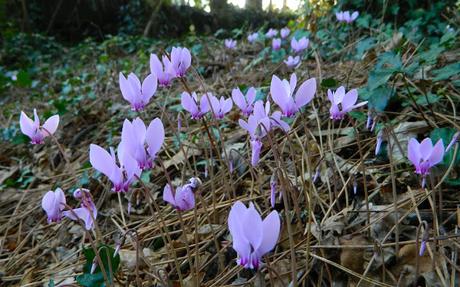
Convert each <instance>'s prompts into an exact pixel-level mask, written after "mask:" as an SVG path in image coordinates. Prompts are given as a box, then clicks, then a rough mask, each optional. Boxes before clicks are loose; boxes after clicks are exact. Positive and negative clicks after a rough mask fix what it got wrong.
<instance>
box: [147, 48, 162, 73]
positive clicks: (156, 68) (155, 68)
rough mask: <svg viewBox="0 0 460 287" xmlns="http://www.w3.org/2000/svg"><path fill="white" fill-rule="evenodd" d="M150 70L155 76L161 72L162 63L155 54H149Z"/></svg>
mask: <svg viewBox="0 0 460 287" xmlns="http://www.w3.org/2000/svg"><path fill="white" fill-rule="evenodd" d="M150 72H151V73H152V74H155V75H157V77H159V76H160V74H162V73H163V65H162V64H161V61H160V59H159V58H158V56H157V55H156V54H150Z"/></svg>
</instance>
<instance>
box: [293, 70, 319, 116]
mask: <svg viewBox="0 0 460 287" xmlns="http://www.w3.org/2000/svg"><path fill="white" fill-rule="evenodd" d="M315 93H316V79H315V78H311V79H309V80H306V81H305V82H303V83H302V85H301V86H300V87H299V89H298V90H297V92H296V94H295V103H296V107H297V109H300V108H301V107H303V106H305V105H306V104H308V103H309V102H310V101H311V100H312V99H313V97H314V96H315Z"/></svg>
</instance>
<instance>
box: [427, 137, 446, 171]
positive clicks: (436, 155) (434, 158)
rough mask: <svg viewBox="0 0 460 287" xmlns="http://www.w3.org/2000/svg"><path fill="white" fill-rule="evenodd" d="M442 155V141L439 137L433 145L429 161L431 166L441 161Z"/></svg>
mask: <svg viewBox="0 0 460 287" xmlns="http://www.w3.org/2000/svg"><path fill="white" fill-rule="evenodd" d="M443 157H444V143H443V141H442V139H439V140H438V142H437V143H436V144H435V145H434V147H433V150H432V152H431V155H430V157H429V159H428V160H429V161H430V164H431V166H434V165H436V164H438V163H440V162H441V161H442V159H443Z"/></svg>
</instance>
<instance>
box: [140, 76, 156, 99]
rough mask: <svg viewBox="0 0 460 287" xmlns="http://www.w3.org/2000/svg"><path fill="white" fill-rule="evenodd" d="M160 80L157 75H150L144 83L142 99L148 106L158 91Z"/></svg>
mask: <svg viewBox="0 0 460 287" xmlns="http://www.w3.org/2000/svg"><path fill="white" fill-rule="evenodd" d="M157 85H158V78H157V76H156V75H155V74H150V75H148V76H147V77H146V78H145V79H144V82H142V99H143V100H144V102H145V104H147V103H148V102H149V100H150V98H151V97H153V95H154V94H155V92H156V91H157Z"/></svg>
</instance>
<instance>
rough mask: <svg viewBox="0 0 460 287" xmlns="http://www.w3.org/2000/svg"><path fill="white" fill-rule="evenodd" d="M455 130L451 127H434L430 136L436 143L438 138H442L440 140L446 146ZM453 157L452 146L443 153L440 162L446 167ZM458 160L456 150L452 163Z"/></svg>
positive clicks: (458, 155) (459, 160)
mask: <svg viewBox="0 0 460 287" xmlns="http://www.w3.org/2000/svg"><path fill="white" fill-rule="evenodd" d="M456 132H457V131H456V130H455V129H453V128H436V129H434V130H433V131H432V132H431V134H430V138H431V140H432V141H433V143H436V142H437V141H438V140H439V139H442V142H443V143H444V147H447V145H448V144H449V143H450V141H451V140H452V137H453V135H454V134H455V133H456ZM454 147H455V146H454ZM453 158H454V148H451V149H450V150H449V152H447V153H445V154H444V159H443V160H442V162H441V163H440V164H441V165H443V166H444V167H448V166H449V165H450V163H451V162H452V160H453ZM459 162H460V152H457V156H456V157H455V161H454V165H457V164H458V163H459Z"/></svg>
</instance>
